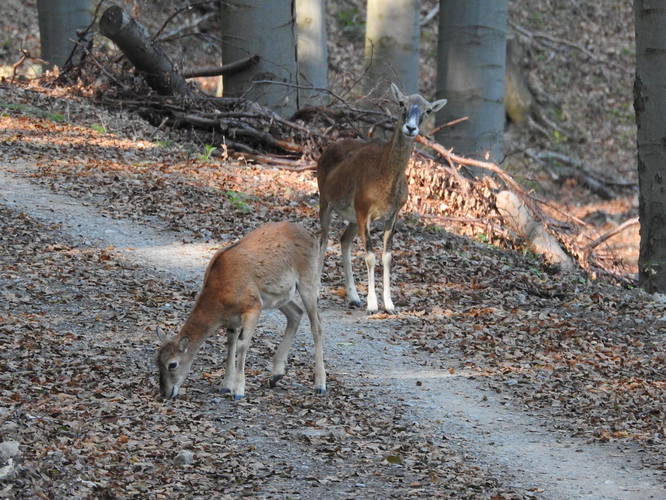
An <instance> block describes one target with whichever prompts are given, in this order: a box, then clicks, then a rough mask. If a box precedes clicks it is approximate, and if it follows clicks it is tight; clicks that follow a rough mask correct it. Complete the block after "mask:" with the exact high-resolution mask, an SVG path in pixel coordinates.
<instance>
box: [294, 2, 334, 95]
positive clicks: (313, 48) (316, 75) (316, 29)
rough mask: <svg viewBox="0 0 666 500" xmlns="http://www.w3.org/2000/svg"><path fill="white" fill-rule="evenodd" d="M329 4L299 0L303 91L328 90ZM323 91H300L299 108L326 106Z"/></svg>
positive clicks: (298, 14) (301, 82)
mask: <svg viewBox="0 0 666 500" xmlns="http://www.w3.org/2000/svg"><path fill="white" fill-rule="evenodd" d="M326 41H327V40H326V1H325V0H296V43H297V57H298V82H299V85H300V87H317V88H324V89H325V88H328V47H327V45H326ZM325 97H326V95H325V94H324V93H322V92H321V91H308V90H305V89H303V88H299V91H298V106H299V107H302V106H307V105H318V104H322V103H323V101H324V99H325Z"/></svg>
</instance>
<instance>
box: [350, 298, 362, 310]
mask: <svg viewBox="0 0 666 500" xmlns="http://www.w3.org/2000/svg"><path fill="white" fill-rule="evenodd" d="M349 307H351V308H353V309H356V308H357V307H361V301H360V300H350V301H349Z"/></svg>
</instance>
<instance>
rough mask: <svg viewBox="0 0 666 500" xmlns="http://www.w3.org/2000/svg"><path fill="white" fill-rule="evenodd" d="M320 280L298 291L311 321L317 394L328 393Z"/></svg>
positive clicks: (313, 281) (300, 287) (315, 280)
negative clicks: (318, 282) (319, 299)
mask: <svg viewBox="0 0 666 500" xmlns="http://www.w3.org/2000/svg"><path fill="white" fill-rule="evenodd" d="M317 280H318V278H316V277H314V278H313V280H312V283H301V284H300V286H299V288H298V290H299V293H300V294H301V300H302V301H303V306H304V307H305V311H306V312H307V314H308V319H309V320H310V331H311V332H312V340H313V341H314V358H315V363H314V365H315V366H314V376H315V377H314V378H315V381H314V382H315V383H314V388H315V393H316V394H325V393H326V369H325V368H324V334H323V332H322V328H321V320H320V318H319V311H318V310H317V296H318V295H319V286H318V284H317Z"/></svg>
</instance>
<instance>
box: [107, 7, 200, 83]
mask: <svg viewBox="0 0 666 500" xmlns="http://www.w3.org/2000/svg"><path fill="white" fill-rule="evenodd" d="M99 28H100V31H101V32H102V34H103V35H104V36H106V37H108V38H109V39H110V40H112V41H113V42H114V43H115V44H116V45H117V46H118V47H119V48H120V50H122V51H123V53H124V54H125V55H126V56H127V58H128V59H129V60H130V61H131V62H132V64H134V66H135V67H136V69H137V70H139V72H141V73H142V74H143V76H144V77H145V79H146V81H147V82H148V85H150V86H151V88H153V89H154V90H155V91H156V92H157V93H158V94H161V95H191V93H192V91H191V89H190V87H189V86H188V84H187V82H186V81H185V79H184V78H183V76H182V75H181V74H180V73H178V71H176V68H175V66H174V64H173V63H172V62H171V59H169V57H168V56H167V55H166V53H165V52H164V51H163V50H162V49H161V48H160V47H159V45H157V43H155V42H154V41H153V40H151V38H150V36H149V35H148V31H147V30H146V28H145V27H144V26H143V25H141V24H139V23H138V22H137V21H135V20H134V19H133V18H132V17H131V16H130V15H129V14H128V13H127V12H125V11H124V10H123V9H121V8H120V7H117V6H115V5H114V6H112V7H109V8H108V9H106V10H105V11H104V14H102V18H101V19H100V21H99Z"/></svg>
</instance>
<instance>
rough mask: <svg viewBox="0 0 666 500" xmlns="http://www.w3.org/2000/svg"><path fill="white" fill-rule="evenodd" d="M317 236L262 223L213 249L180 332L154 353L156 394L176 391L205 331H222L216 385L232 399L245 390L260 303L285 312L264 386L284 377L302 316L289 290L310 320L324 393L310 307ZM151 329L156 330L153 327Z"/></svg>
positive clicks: (319, 389) (315, 288)
mask: <svg viewBox="0 0 666 500" xmlns="http://www.w3.org/2000/svg"><path fill="white" fill-rule="evenodd" d="M317 258H318V245H317V240H316V239H315V238H314V237H313V236H311V235H310V233H308V232H307V231H306V230H305V228H303V227H302V226H299V225H296V224H291V223H288V222H279V223H273V224H266V225H264V226H261V227H259V228H258V229H255V230H254V231H252V232H251V233H249V234H247V235H246V236H245V237H244V238H243V239H241V240H240V241H239V242H238V243H236V244H235V245H232V246H230V247H228V248H224V249H222V250H220V251H218V252H217V253H216V254H215V255H214V256H213V258H212V259H211V261H210V263H209V264H208V269H207V270H206V274H205V276H204V283H203V288H202V290H201V292H200V293H199V296H198V297H197V299H196V303H195V305H194V309H193V310H192V312H191V313H190V315H189V317H188V318H187V321H186V322H185V325H183V327H182V329H181V330H180V333H179V334H178V335H177V336H176V337H175V338H174V339H172V340H169V341H167V340H166V339H165V338H164V335H163V334H160V337H161V339H162V341H163V342H164V344H163V345H162V347H161V348H160V350H159V353H158V356H157V366H158V368H159V374H160V393H161V395H162V397H163V398H175V397H176V396H177V395H178V391H179V389H180V386H181V384H182V383H183V382H184V380H185V378H186V377H187V375H188V373H189V371H190V368H191V366H192V361H193V359H194V357H195V356H196V354H197V352H198V351H199V349H200V348H201V345H202V344H203V343H204V341H205V340H206V338H208V337H209V336H210V335H212V334H214V333H216V332H217V331H218V330H219V329H220V328H225V329H226V330H227V350H228V352H227V362H226V371H225V375H224V380H223V382H222V387H221V391H222V392H230V393H231V395H232V396H233V398H234V399H241V398H242V397H243V396H244V395H245V357H246V355H247V351H248V348H249V346H250V341H251V339H252V334H253V333H254V330H255V328H256V326H257V322H258V321H259V315H260V314H261V311H262V310H264V309H279V310H280V311H282V313H283V314H284V315H285V316H286V317H287V328H286V330H285V332H284V337H283V339H282V341H281V342H280V345H279V346H278V349H277V351H276V352H275V355H274V356H273V370H272V377H271V381H270V385H271V387H275V385H276V384H277V382H278V381H279V380H280V379H281V378H282V377H283V376H284V373H285V364H286V361H287V354H288V352H289V348H290V347H291V344H292V342H293V340H294V335H295V333H296V330H297V329H298V325H299V323H300V321H301V316H302V315H303V310H302V309H301V308H300V307H299V306H298V305H297V304H296V302H294V299H295V296H296V290H298V293H299V294H300V296H301V300H302V302H303V306H304V307H305V310H306V312H307V314H308V318H309V319H310V330H311V331H312V337H313V339H314V348H315V392H316V393H317V394H323V393H325V392H326V372H325V370H324V354H323V345H322V331H321V323H320V320H319V314H318V312H317V296H318V295H319V265H318V261H317ZM158 333H160V332H159V330H158Z"/></svg>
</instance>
